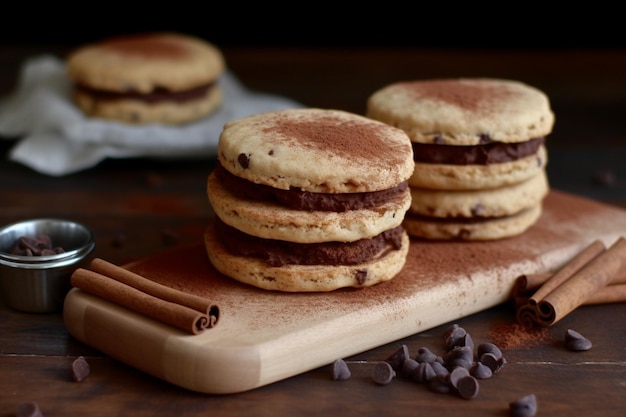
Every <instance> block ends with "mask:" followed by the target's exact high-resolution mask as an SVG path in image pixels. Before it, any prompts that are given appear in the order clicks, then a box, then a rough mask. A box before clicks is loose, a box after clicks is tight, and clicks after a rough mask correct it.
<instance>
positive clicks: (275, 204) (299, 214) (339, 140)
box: [205, 108, 414, 291]
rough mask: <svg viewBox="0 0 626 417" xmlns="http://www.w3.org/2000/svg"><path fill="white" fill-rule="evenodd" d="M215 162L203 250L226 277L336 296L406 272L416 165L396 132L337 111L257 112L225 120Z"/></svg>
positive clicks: (265, 286)
mask: <svg viewBox="0 0 626 417" xmlns="http://www.w3.org/2000/svg"><path fill="white" fill-rule="evenodd" d="M218 162H219V165H218V167H217V168H216V169H215V170H214V171H213V172H211V174H210V175H209V177H208V180H207V195H208V197H209V201H210V203H211V206H212V208H213V210H214V212H215V214H216V216H217V219H216V224H217V225H218V226H215V225H212V226H211V227H209V228H208V229H207V232H206V236H205V243H206V247H207V252H208V255H209V258H210V259H211V261H212V263H213V264H214V266H215V267H216V268H217V269H218V270H220V272H222V273H224V274H225V275H228V276H230V277H232V278H234V279H236V280H239V281H241V282H245V283H248V284H251V285H255V286H258V287H260V288H263V289H275V290H280V291H332V290H335V289H338V288H343V287H357V288H358V287H366V286H370V285H374V284H377V283H380V282H383V281H387V280H389V279H392V278H393V276H395V275H396V273H397V272H398V271H399V270H400V269H401V268H402V266H403V265H404V261H405V259H406V255H407V253H408V235H407V233H406V231H405V230H404V228H403V226H402V221H403V218H404V215H405V213H406V211H407V210H408V209H409V207H410V204H411V195H410V190H409V186H408V179H409V178H410V176H411V174H412V172H413V168H414V162H413V153H412V148H411V143H410V140H409V139H408V137H407V136H406V134H405V133H404V132H403V131H402V130H400V129H397V128H394V127H391V126H389V125H386V124H385V123H381V122H378V121H375V120H372V119H369V118H366V117H363V116H359V115H356V114H352V113H348V112H344V111H339V110H325V109H311V108H309V109H290V110H281V111H272V112H266V113H260V114H256V115H252V116H248V117H245V118H241V119H237V120H233V121H230V122H228V123H226V125H225V126H224V129H223V131H222V134H221V135H220V140H219V143H218ZM216 230H217V231H216Z"/></svg>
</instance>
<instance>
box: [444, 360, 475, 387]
mask: <svg viewBox="0 0 626 417" xmlns="http://www.w3.org/2000/svg"><path fill="white" fill-rule="evenodd" d="M466 376H470V373H469V371H468V370H467V369H466V368H463V367H460V366H458V367H456V368H454V369H452V370H451V371H450V373H449V374H448V384H450V386H451V387H452V388H455V389H456V388H457V385H458V383H459V381H460V380H461V379H462V378H465V377H466Z"/></svg>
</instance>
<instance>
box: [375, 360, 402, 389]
mask: <svg viewBox="0 0 626 417" xmlns="http://www.w3.org/2000/svg"><path fill="white" fill-rule="evenodd" d="M395 376H396V372H395V371H394V370H393V368H392V367H391V365H390V364H389V363H388V362H386V361H380V362H377V363H376V365H374V370H373V371H372V379H373V380H374V382H376V383H377V384H379V385H387V384H389V383H390V382H391V381H392V380H393V378H394V377H395Z"/></svg>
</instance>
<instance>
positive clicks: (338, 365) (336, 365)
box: [332, 359, 352, 381]
mask: <svg viewBox="0 0 626 417" xmlns="http://www.w3.org/2000/svg"><path fill="white" fill-rule="evenodd" d="M351 376H352V372H350V368H349V367H348V364H347V363H346V361H344V360H343V359H337V360H336V361H335V362H333V368H332V378H333V380H335V381H343V380H346V379H349V378H350V377H351Z"/></svg>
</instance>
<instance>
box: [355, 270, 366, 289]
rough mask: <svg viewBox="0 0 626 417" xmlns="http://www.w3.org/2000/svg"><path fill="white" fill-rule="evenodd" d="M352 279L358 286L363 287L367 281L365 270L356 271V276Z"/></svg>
mask: <svg viewBox="0 0 626 417" xmlns="http://www.w3.org/2000/svg"><path fill="white" fill-rule="evenodd" d="M354 277H355V278H356V282H357V283H358V284H359V285H363V284H365V282H366V281H367V270H363V269H361V270H358V271H356V274H355V275H354Z"/></svg>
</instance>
